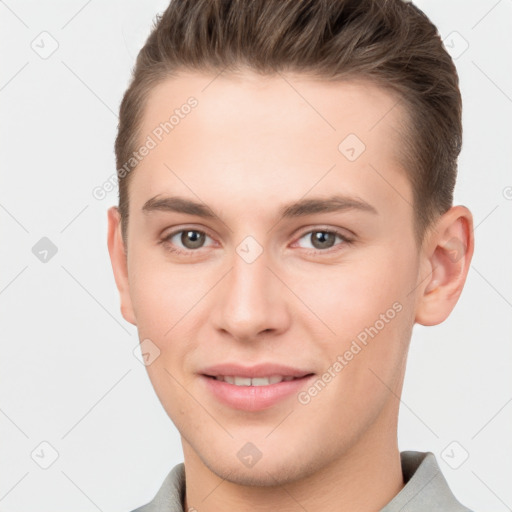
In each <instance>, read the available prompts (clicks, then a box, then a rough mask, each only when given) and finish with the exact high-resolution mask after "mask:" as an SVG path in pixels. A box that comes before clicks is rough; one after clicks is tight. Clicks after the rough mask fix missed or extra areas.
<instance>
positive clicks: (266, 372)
mask: <svg viewBox="0 0 512 512" xmlns="http://www.w3.org/2000/svg"><path fill="white" fill-rule="evenodd" d="M200 373H202V374H203V375H209V376H211V377H217V376H219V375H222V376H236V377H250V378H255V377H270V376H272V375H281V376H283V377H295V378H300V377H304V376H306V375H310V374H312V373H313V372H311V371H309V370H302V369H300V368H292V367H291V366H284V365H281V364H274V363H262V364H257V365H254V366H240V365H239V364H235V363H223V364H217V365H215V366H209V367H208V368H205V369H203V370H201V372H200Z"/></svg>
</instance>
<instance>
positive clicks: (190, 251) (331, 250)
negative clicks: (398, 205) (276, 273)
mask: <svg viewBox="0 0 512 512" xmlns="http://www.w3.org/2000/svg"><path fill="white" fill-rule="evenodd" d="M185 231H195V232H197V233H201V234H204V235H206V236H207V237H209V238H212V237H210V236H209V235H208V233H206V232H205V231H202V230H200V229H194V228H185V229H179V230H177V231H173V232H172V233H169V234H168V235H167V236H166V237H164V238H163V239H162V240H160V241H159V243H160V244H162V245H164V246H165V248H166V250H167V251H169V252H171V253H173V254H178V255H182V256H190V257H192V256H193V254H194V253H196V252H199V249H203V247H199V249H188V250H182V249H176V248H175V247H172V246H171V245H170V240H171V239H172V238H173V237H174V236H175V235H178V234H180V233H183V232H185ZM312 233H327V234H333V235H336V236H338V237H339V238H340V239H341V241H342V242H343V243H341V244H340V243H338V244H337V245H338V246H339V245H342V246H344V245H352V244H353V243H354V240H353V239H351V238H349V237H347V236H346V235H344V234H343V233H341V232H340V231H337V230H336V229H331V228H329V229H322V228H317V229H310V230H309V231H305V232H304V233H302V234H301V235H300V236H299V237H298V238H297V241H298V240H300V239H302V238H304V237H305V236H306V235H311V234H312ZM335 247H336V245H335V246H333V247H329V248H328V249H313V250H311V249H306V251H307V253H308V254H310V255H317V254H331V253H334V252H337V251H339V250H341V249H335Z"/></svg>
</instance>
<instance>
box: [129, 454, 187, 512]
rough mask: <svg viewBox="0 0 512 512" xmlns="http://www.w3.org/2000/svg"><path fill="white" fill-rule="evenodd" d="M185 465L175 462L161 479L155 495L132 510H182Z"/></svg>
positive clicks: (162, 511)
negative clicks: (161, 481)
mask: <svg viewBox="0 0 512 512" xmlns="http://www.w3.org/2000/svg"><path fill="white" fill-rule="evenodd" d="M184 495H185V465H184V464H183V463H180V464H177V465H176V466H174V467H173V468H172V470H171V471H170V472H169V474H168V475H167V476H166V478H165V480H164V481H163V483H162V485H161V487H160V489H159V490H158V492H157V493H156V495H155V497H154V498H153V499H152V500H151V501H150V502H149V503H146V505H143V506H141V507H139V508H137V509H136V510H133V511H132V512H183V505H182V503H183V497H184Z"/></svg>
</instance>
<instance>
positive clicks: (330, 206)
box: [142, 195, 378, 219]
mask: <svg viewBox="0 0 512 512" xmlns="http://www.w3.org/2000/svg"><path fill="white" fill-rule="evenodd" d="M348 210H359V211H362V212H368V213H372V214H375V215H378V212H377V210H376V209H375V208H374V207H373V206H372V205H371V204H369V203H367V202H366V201H363V200H362V199H358V198H355V197H348V196H343V195H334V196H330V197H327V198H312V199H300V200H298V201H296V202H293V203H290V204H287V205H284V206H282V207H281V208H280V210H279V216H280V218H282V219H291V218H297V217H304V216H306V215H311V214H315V213H330V212H341V211H348ZM142 211H143V213H145V214H148V213H150V212H153V211H164V212H176V213H185V214H189V215H196V216H198V217H204V218H214V217H217V215H216V214H215V213H214V212H213V210H212V209H211V208H209V207H208V206H206V205H205V204H204V203H198V202H196V201H192V200H190V199H187V198H185V197H180V196H163V197H159V196H155V197H152V198H151V199H148V201H146V202H145V203H144V206H143V207H142Z"/></svg>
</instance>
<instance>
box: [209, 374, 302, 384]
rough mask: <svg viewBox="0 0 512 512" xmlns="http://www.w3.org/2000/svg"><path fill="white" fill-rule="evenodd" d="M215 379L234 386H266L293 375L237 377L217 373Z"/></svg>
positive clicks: (288, 379) (286, 380)
mask: <svg viewBox="0 0 512 512" xmlns="http://www.w3.org/2000/svg"><path fill="white" fill-rule="evenodd" d="M215 378H216V379H217V380H220V381H224V382H227V383H228V384H234V385H235V386H268V385H269V384H278V383H279V382H282V381H285V382H288V381H290V380H293V379H294V378H295V377H283V376H282V375H271V376H270V377H254V378H252V379H251V378H250V377H238V376H236V375H235V376H232V375H217V376H216V377H215Z"/></svg>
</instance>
